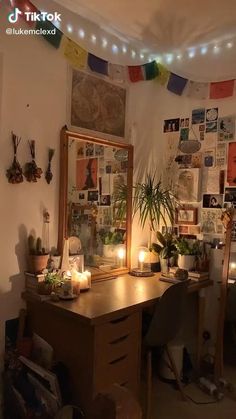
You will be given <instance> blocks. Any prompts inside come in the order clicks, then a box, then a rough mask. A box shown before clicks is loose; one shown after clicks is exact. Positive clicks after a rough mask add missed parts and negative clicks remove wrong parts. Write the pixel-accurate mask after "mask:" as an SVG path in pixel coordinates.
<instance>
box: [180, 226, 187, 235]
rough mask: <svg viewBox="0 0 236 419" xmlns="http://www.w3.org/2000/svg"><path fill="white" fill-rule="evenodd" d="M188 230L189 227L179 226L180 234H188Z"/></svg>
mask: <svg viewBox="0 0 236 419" xmlns="http://www.w3.org/2000/svg"><path fill="white" fill-rule="evenodd" d="M188 229H189V227H188V226H183V225H180V226H179V234H188Z"/></svg>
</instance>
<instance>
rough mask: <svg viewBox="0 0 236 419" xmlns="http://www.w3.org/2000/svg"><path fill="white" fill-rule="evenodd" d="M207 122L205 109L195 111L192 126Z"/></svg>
mask: <svg viewBox="0 0 236 419" xmlns="http://www.w3.org/2000/svg"><path fill="white" fill-rule="evenodd" d="M204 122H205V108H200V109H193V111H192V124H203V123H204Z"/></svg>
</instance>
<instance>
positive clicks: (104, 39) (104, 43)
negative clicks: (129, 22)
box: [102, 38, 108, 48]
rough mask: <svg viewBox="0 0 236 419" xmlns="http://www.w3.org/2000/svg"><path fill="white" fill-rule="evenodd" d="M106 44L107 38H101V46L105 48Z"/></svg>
mask: <svg viewBox="0 0 236 419" xmlns="http://www.w3.org/2000/svg"><path fill="white" fill-rule="evenodd" d="M107 44H108V42H107V39H106V38H103V39H102V46H103V48H106V47H107Z"/></svg>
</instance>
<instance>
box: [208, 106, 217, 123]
mask: <svg viewBox="0 0 236 419" xmlns="http://www.w3.org/2000/svg"><path fill="white" fill-rule="evenodd" d="M217 119H218V108H210V109H207V110H206V121H209V122H211V121H217Z"/></svg>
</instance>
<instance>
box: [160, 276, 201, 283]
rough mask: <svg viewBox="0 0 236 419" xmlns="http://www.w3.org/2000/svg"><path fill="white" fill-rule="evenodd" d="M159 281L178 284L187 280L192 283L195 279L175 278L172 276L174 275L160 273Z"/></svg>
mask: <svg viewBox="0 0 236 419" xmlns="http://www.w3.org/2000/svg"><path fill="white" fill-rule="evenodd" d="M160 281H163V282H170V283H171V284H178V283H179V282H182V281H188V283H189V284H192V283H194V282H195V281H192V280H191V279H189V278H188V279H177V278H174V277H170V276H164V275H162V276H161V277H160Z"/></svg>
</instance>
